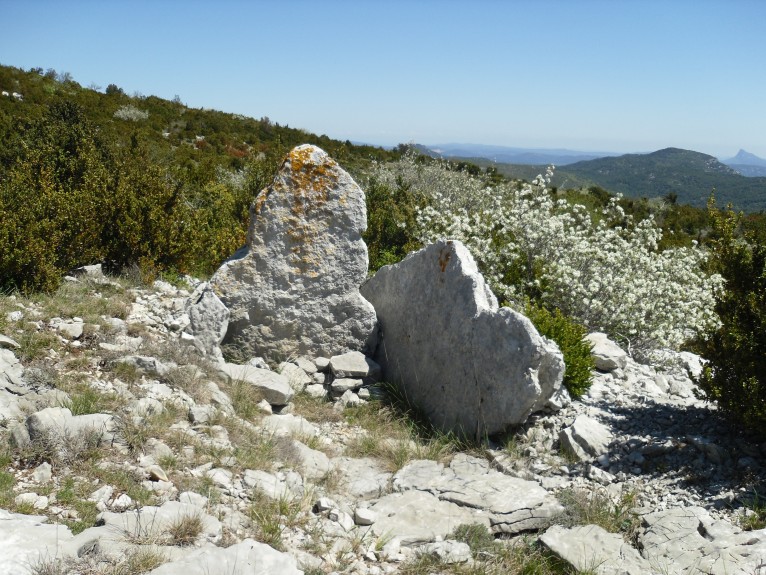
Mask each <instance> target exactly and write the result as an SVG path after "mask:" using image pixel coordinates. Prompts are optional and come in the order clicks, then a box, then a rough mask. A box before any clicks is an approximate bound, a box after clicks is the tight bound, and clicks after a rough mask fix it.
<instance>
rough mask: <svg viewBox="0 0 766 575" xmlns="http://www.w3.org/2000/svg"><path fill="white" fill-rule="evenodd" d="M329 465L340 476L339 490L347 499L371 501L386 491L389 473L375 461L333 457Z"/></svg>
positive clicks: (367, 458)
mask: <svg viewBox="0 0 766 575" xmlns="http://www.w3.org/2000/svg"><path fill="white" fill-rule="evenodd" d="M330 465H332V466H333V467H334V468H335V469H337V470H338V472H339V473H340V474H341V479H340V481H339V484H340V490H341V492H342V493H343V494H345V495H347V496H349V497H354V498H359V499H371V498H374V497H380V496H382V495H383V494H384V493H386V491H387V490H388V483H389V481H391V473H390V472H388V471H386V470H385V469H384V468H383V466H382V464H381V463H380V461H378V460H376V459H373V458H371V457H363V458H355V457H334V458H332V459H331V460H330Z"/></svg>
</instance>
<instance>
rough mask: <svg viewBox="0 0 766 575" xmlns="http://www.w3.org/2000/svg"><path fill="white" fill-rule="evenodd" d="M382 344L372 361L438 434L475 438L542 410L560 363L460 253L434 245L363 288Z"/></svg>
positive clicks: (553, 349)
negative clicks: (437, 429) (501, 304)
mask: <svg viewBox="0 0 766 575" xmlns="http://www.w3.org/2000/svg"><path fill="white" fill-rule="evenodd" d="M362 294H363V295H364V296H365V297H366V298H367V299H369V300H370V301H371V302H372V303H373V305H374V306H375V310H376V312H377V314H378V319H379V321H380V324H381V329H382V337H381V342H380V345H379V346H378V350H377V352H376V355H375V360H376V361H377V362H378V363H379V364H380V365H381V366H382V368H383V374H384V378H385V379H386V380H387V381H391V382H395V383H397V384H399V385H401V386H402V387H403V389H404V391H405V393H406V394H407V397H408V399H409V400H410V401H411V402H412V403H413V404H414V405H416V406H418V407H419V408H421V409H423V410H424V412H425V414H426V415H427V416H428V417H429V419H430V420H431V422H432V423H433V424H434V425H436V426H437V427H438V428H439V429H441V430H444V431H453V432H457V433H461V434H464V435H469V436H476V437H482V436H484V435H486V434H493V433H497V432H500V431H503V430H504V429H506V428H507V427H508V426H510V425H515V424H519V423H521V422H523V421H525V420H526V418H527V417H528V416H529V414H530V413H532V412H533V411H536V410H538V409H541V408H542V407H543V406H544V405H545V403H546V402H547V400H548V399H549V398H550V397H551V396H552V395H553V393H554V392H555V391H556V390H558V389H559V387H560V386H561V381H562V377H563V373H564V360H563V357H562V355H561V352H560V351H559V349H558V347H557V346H556V344H555V343H553V342H551V341H548V340H547V339H545V338H543V337H542V336H540V334H539V333H538V332H537V330H536V329H535V328H534V326H533V325H532V323H531V322H530V321H529V319H527V318H526V317H524V316H523V315H521V314H519V313H516V312H515V311H512V310H511V309H508V308H499V307H498V304H497V300H496V298H495V296H494V295H493V294H492V292H491V291H490V289H489V287H488V286H487V285H486V283H485V282H484V278H483V277H482V276H481V274H480V273H479V272H478V269H477V268H476V263H475V262H474V260H473V258H472V257H471V255H470V253H469V252H468V250H467V249H466V247H465V246H464V245H463V244H462V243H460V242H458V241H451V240H441V241H438V242H436V243H433V244H431V245H429V246H427V247H426V248H424V249H422V250H420V251H418V252H415V253H412V254H410V255H408V256H407V257H406V258H405V259H404V260H403V261H402V262H400V263H398V264H395V265H392V266H385V267H383V268H381V269H380V270H379V271H378V273H377V274H375V276H374V277H372V278H371V279H370V280H369V281H368V282H367V283H365V284H364V285H363V286H362Z"/></svg>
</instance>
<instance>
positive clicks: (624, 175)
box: [554, 148, 766, 211]
mask: <svg viewBox="0 0 766 575" xmlns="http://www.w3.org/2000/svg"><path fill="white" fill-rule="evenodd" d="M568 177H569V178H573V179H575V180H577V181H581V182H582V181H588V182H593V183H594V184H596V185H599V186H601V187H603V188H605V189H607V190H609V191H610V192H618V193H621V194H623V195H625V196H628V197H635V198H641V197H645V198H653V197H664V196H669V195H670V194H673V195H675V196H676V198H677V201H678V203H683V204H691V205H693V206H697V207H704V206H705V204H706V202H707V200H708V198H709V197H710V194H711V193H712V192H713V190H715V196H716V200H717V202H718V204H719V205H725V204H728V203H731V204H732V205H733V206H734V207H735V208H737V209H742V210H745V211H758V210H763V209H765V208H766V178H765V177H745V176H743V175H742V174H740V173H739V172H738V171H737V170H735V169H734V168H732V167H731V166H727V165H726V164H723V163H722V162H719V161H718V160H717V159H716V158H714V157H713V156H710V155H708V154H702V153H700V152H694V151H691V150H682V149H679V148H665V149H663V150H658V151H656V152H652V153H650V154H626V155H623V156H619V157H612V158H599V159H596V160H589V161H586V162H578V163H575V164H572V165H569V166H566V168H565V169H562V170H558V173H557V176H556V179H555V180H554V184H555V183H557V182H558V183H559V185H561V183H563V182H564V180H566V179H567V178H568Z"/></svg>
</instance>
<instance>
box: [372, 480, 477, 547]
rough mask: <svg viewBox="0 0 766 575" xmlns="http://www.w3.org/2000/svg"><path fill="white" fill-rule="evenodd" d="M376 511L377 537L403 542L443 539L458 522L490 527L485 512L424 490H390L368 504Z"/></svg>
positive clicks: (413, 542) (410, 543)
mask: <svg viewBox="0 0 766 575" xmlns="http://www.w3.org/2000/svg"><path fill="white" fill-rule="evenodd" d="M370 510H372V511H374V512H375V513H376V514H377V517H378V519H377V521H375V523H374V524H373V525H372V527H371V529H372V532H373V533H374V534H375V535H376V536H378V537H384V536H386V537H392V536H393V537H395V538H397V539H398V540H400V541H401V544H402V545H405V546H415V545H420V544H423V543H430V542H432V541H436V540H437V538H441V539H444V538H445V537H446V536H447V535H448V534H449V533H451V532H452V531H453V530H454V529H455V528H456V527H457V526H458V525H463V524H470V523H478V524H480V525H484V526H486V527H488V526H489V518H488V517H487V515H486V514H485V513H484V512H482V511H480V510H477V509H470V508H466V507H460V506H459V505H456V504H455V503H450V502H449V501H442V500H440V499H439V498H438V497H436V496H435V495H432V494H431V493H427V492H425V491H406V492H404V493H392V494H390V495H386V496H384V497H382V498H380V499H378V500H377V501H376V502H375V503H374V504H372V505H370Z"/></svg>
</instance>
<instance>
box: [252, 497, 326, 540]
mask: <svg viewBox="0 0 766 575" xmlns="http://www.w3.org/2000/svg"><path fill="white" fill-rule="evenodd" d="M311 505H312V503H311V497H310V494H306V495H304V496H302V497H290V496H287V495H285V496H283V497H280V498H279V499H271V498H269V497H267V496H265V495H263V494H262V493H258V492H256V493H255V495H254V497H253V499H252V504H251V505H250V507H249V508H248V510H247V512H246V515H248V517H249V518H250V520H251V521H252V522H253V527H254V530H255V539H256V540H258V541H260V542H261V543H266V544H267V545H271V546H272V547H273V548H274V549H277V550H280V551H284V547H283V545H282V533H283V532H284V531H285V529H287V528H290V527H295V526H298V525H305V524H306V523H307V522H308V520H309V518H310V516H311V514H310V510H311Z"/></svg>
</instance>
